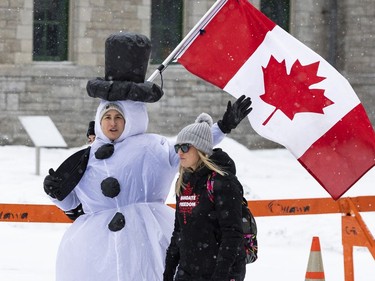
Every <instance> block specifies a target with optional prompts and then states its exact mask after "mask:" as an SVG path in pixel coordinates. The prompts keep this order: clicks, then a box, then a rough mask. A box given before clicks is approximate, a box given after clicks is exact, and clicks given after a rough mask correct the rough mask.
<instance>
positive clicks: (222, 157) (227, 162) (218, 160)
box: [210, 148, 236, 175]
mask: <svg viewBox="0 0 375 281" xmlns="http://www.w3.org/2000/svg"><path fill="white" fill-rule="evenodd" d="M210 159H211V160H212V161H213V162H214V163H215V164H217V165H218V166H219V167H221V168H222V169H223V170H224V171H226V172H229V173H231V174H233V175H236V164H235V163H234V161H233V159H232V158H230V157H229V155H228V154H227V153H226V152H224V151H223V150H222V149H221V148H215V149H214V151H213V154H212V155H211V157H210Z"/></svg>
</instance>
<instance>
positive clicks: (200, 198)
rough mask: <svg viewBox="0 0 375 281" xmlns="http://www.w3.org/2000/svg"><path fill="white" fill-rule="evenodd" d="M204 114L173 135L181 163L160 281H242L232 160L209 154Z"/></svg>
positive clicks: (208, 127) (209, 139) (242, 255)
mask: <svg viewBox="0 0 375 281" xmlns="http://www.w3.org/2000/svg"><path fill="white" fill-rule="evenodd" d="M211 125H212V118H211V117H210V116H209V115H208V114H205V113H202V114H201V115H200V116H198V118H197V120H196V122H195V123H194V124H191V125H189V126H187V127H185V128H184V129H182V130H181V132H180V133H179V134H178V136H177V142H176V145H175V151H176V153H177V154H178V156H179V158H180V168H179V171H180V175H179V178H178V180H177V182H176V212H175V224H174V231H173V234H172V238H171V243H170V245H169V247H168V250H167V256H166V266H165V271H164V281H172V280H178V281H193V280H194V281H203V280H221V281H224V280H225V281H229V280H236V281H237V280H244V277H245V272H246V267H245V265H246V263H245V250H244V246H243V236H242V220H241V218H242V216H241V214H242V211H241V210H242V209H241V202H242V196H243V188H242V185H241V184H240V182H239V181H238V180H237V178H236V176H235V173H236V168H235V165H234V162H233V160H232V159H231V158H230V157H229V156H228V154H226V153H225V152H224V151H222V150H221V149H213V141H212V134H211Z"/></svg>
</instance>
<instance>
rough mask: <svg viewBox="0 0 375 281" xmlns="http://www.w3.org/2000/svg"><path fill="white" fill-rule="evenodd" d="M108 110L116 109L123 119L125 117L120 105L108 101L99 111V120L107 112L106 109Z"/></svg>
mask: <svg viewBox="0 0 375 281" xmlns="http://www.w3.org/2000/svg"><path fill="white" fill-rule="evenodd" d="M110 110H116V111H117V112H118V113H120V114H121V115H122V117H123V118H124V119H125V117H124V112H122V109H121V107H120V106H119V105H118V104H117V103H115V102H109V103H107V104H106V105H105V106H104V107H103V109H102V111H100V116H99V120H100V122H101V121H102V119H103V116H104V114H106V113H107V112H108V111H110Z"/></svg>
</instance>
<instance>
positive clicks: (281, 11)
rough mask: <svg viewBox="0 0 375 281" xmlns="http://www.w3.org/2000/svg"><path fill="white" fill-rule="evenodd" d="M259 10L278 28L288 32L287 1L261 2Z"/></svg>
mask: <svg viewBox="0 0 375 281" xmlns="http://www.w3.org/2000/svg"><path fill="white" fill-rule="evenodd" d="M260 10H261V11H262V12H263V13H264V14H265V15H266V16H267V17H268V18H270V19H271V20H272V21H273V22H274V23H276V24H277V25H278V26H280V27H282V28H283V29H284V30H286V31H289V16H290V1H289V0H262V1H261V2H260Z"/></svg>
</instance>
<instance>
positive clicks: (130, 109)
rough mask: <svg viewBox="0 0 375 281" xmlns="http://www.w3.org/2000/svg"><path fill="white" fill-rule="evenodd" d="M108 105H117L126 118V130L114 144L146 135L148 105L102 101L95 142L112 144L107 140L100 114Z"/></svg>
mask: <svg viewBox="0 0 375 281" xmlns="http://www.w3.org/2000/svg"><path fill="white" fill-rule="evenodd" d="M108 103H115V104H117V105H118V106H119V107H120V108H121V110H122V112H123V113H124V117H125V121H126V122H125V130H124V131H123V132H122V134H121V136H120V137H119V138H118V139H116V140H115V141H114V143H118V142H122V141H123V140H124V139H126V138H128V137H131V136H135V135H138V134H142V133H145V132H146V130H147V126H148V114H147V109H146V105H145V104H144V103H143V102H134V101H128V100H127V101H105V100H101V102H100V104H99V106H98V109H97V111H96V116H95V133H96V139H95V142H96V143H97V142H100V143H101V144H102V143H103V142H104V143H108V142H111V140H110V139H109V138H107V137H106V136H105V135H104V133H103V131H102V128H101V125H100V112H101V111H102V109H103V107H105V106H106V105H107V104H108Z"/></svg>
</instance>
